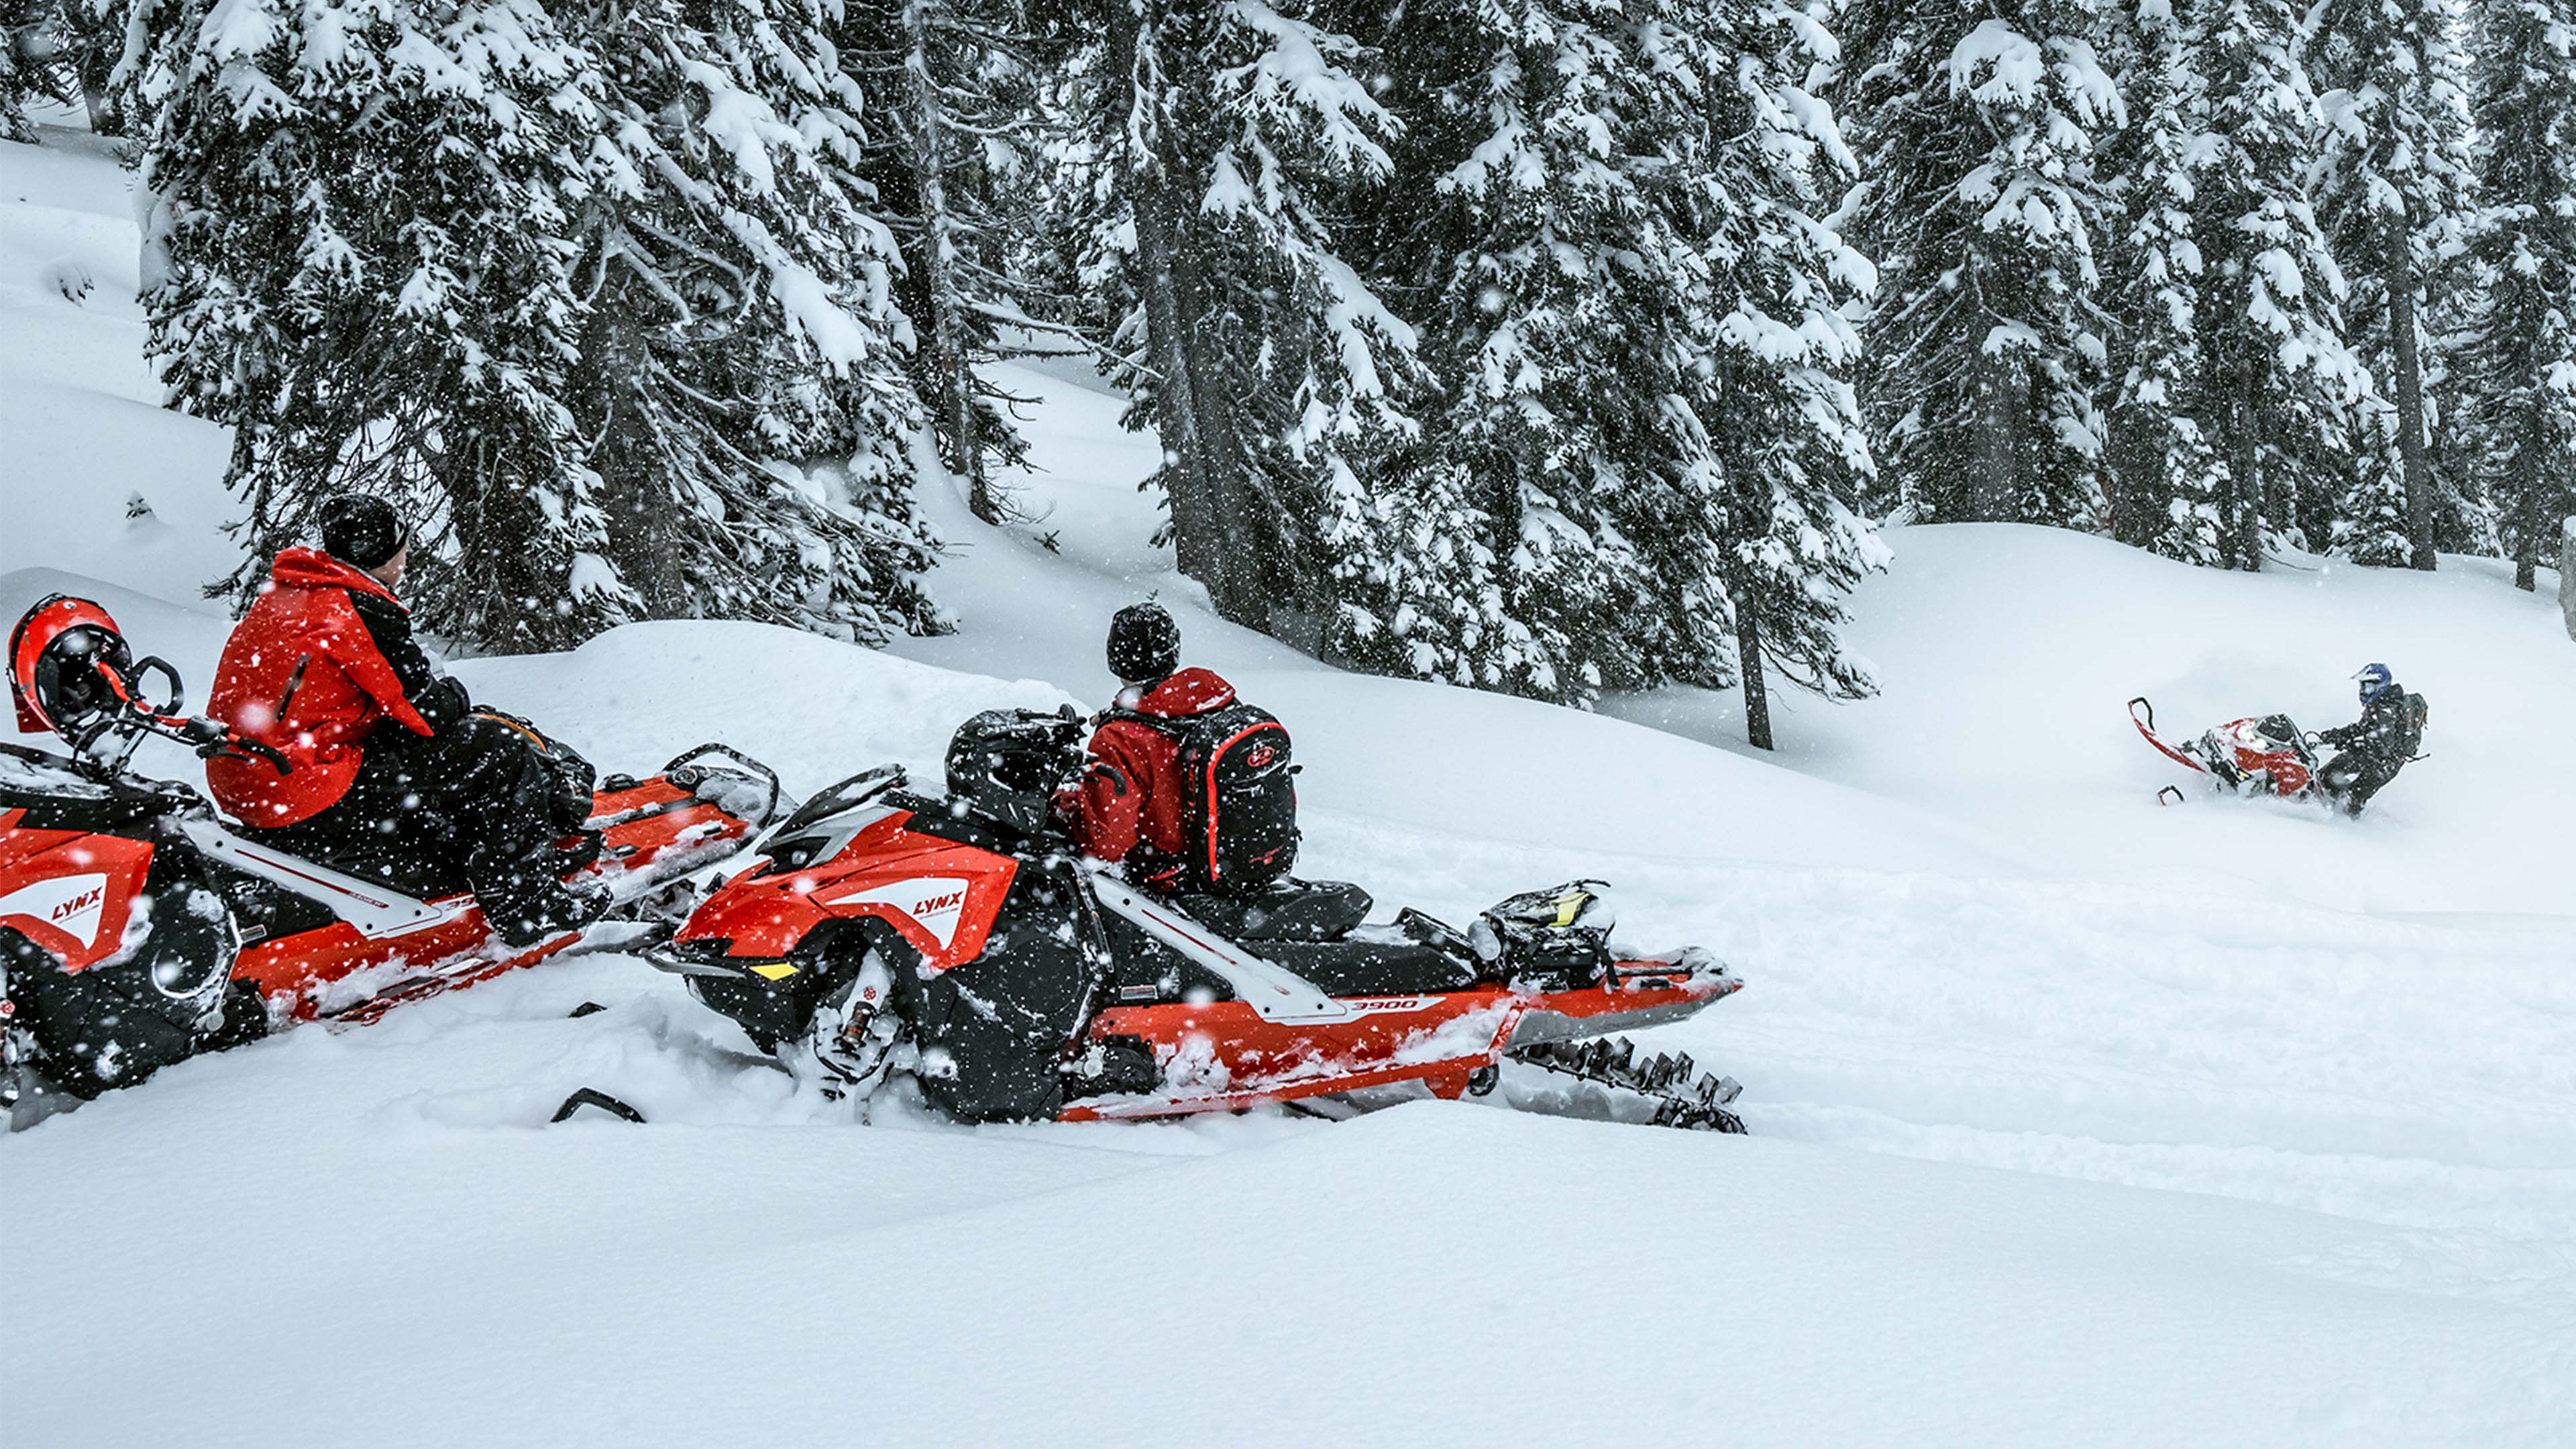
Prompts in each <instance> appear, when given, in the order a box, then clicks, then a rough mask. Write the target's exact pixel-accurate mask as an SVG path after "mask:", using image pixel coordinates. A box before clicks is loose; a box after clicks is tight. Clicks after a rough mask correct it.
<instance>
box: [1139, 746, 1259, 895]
mask: <svg viewBox="0 0 2576 1449" xmlns="http://www.w3.org/2000/svg"><path fill="white" fill-rule="evenodd" d="M1122 713H1125V712H1122ZM1125 717H1126V718H1128V719H1133V720H1137V721H1139V722H1141V723H1144V724H1147V725H1151V726H1152V727H1153V728H1154V729H1156V730H1159V731H1160V732H1162V734H1163V735H1164V736H1165V737H1166V738H1168V739H1170V740H1171V741H1172V743H1173V744H1174V745H1175V746H1177V747H1178V751H1179V754H1178V759H1177V762H1176V763H1177V767H1178V769H1179V770H1180V774H1181V831H1182V834H1183V836H1184V838H1185V839H1187V840H1188V842H1189V845H1188V848H1187V849H1186V850H1184V851H1183V852H1182V856H1181V859H1180V860H1178V861H1177V862H1174V863H1173V864H1172V866H1171V867H1168V868H1167V869H1166V870H1158V871H1152V872H1150V873H1149V878H1151V879H1154V880H1156V882H1157V883H1158V884H1164V883H1168V884H1172V885H1178V886H1180V887H1182V888H1183V889H1188V890H1199V891H1215V892H1219V893H1221V894H1228V895H1232V894H1239V893H1243V892H1249V891H1257V890H1260V889H1262V888H1263V887H1265V886H1267V885H1269V884H1270V883H1271V882H1273V881H1276V880H1278V879H1279V878H1281V877H1282V876H1285V875H1286V874H1288V869H1289V867H1290V866H1293V865H1295V864H1296V863H1297V839H1298V831H1297V785H1296V781H1295V780H1294V778H1293V776H1294V775H1295V774H1296V766H1295V765H1294V764H1293V763H1291V761H1290V758H1289V744H1288V729H1287V726H1285V725H1282V724H1281V723H1279V721H1278V719H1277V717H1276V716H1274V715H1272V714H1271V713H1270V711H1268V710H1266V709H1262V708H1261V707H1259V706H1258V705H1250V704H1244V703H1242V702H1241V701H1237V702H1235V703H1233V704H1229V705H1225V706H1223V707H1222V708H1218V709H1212V710H1209V711H1207V712H1206V713H1204V714H1193V715H1181V716H1177V717H1172V716H1164V715H1147V714H1134V713H1125Z"/></svg>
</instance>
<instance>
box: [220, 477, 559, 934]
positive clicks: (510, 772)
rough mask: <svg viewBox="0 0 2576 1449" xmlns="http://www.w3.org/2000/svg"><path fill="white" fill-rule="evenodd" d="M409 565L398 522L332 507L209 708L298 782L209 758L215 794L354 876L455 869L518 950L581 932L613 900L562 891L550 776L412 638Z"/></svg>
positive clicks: (258, 608)
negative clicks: (447, 863) (403, 588)
mask: <svg viewBox="0 0 2576 1449" xmlns="http://www.w3.org/2000/svg"><path fill="white" fill-rule="evenodd" d="M410 558H411V547H410V543H409V540H408V538H407V537H406V536H405V531H404V527H403V524H402V520H401V518H400V517H399V516H398V515H397V514H396V513H395V512H394V510H393V508H392V507H391V506H390V505H389V504H387V503H386V502H385V501H384V500H383V499H380V498H371V497H366V496H363V495H357V494H343V495H341V496H339V497H337V498H333V499H331V500H330V501H329V502H327V503H325V504H324V505H323V507H322V547H321V548H319V549H313V548H290V549H286V550H284V551H283V552H281V553H279V554H278V556H277V560H276V563H275V564H274V566H273V567H272V569H271V571H270V576H269V582H268V584H267V586H266V587H265V588H264V589H263V590H262V592H261V594H260V596H259V598H258V600H257V601H256V602H254V603H253V604H252V605H251V607H250V612H249V613H248V614H246V615H244V616H243V618H242V621H241V622H240V623H239V624H237V625H235V626H234V628H233V633H232V638H231V639H230V640H229V641H228V642H227V643H226V644H225V645H224V653H223V659H222V661H221V662H220V663H219V664H218V665H217V666H216V672H215V686H214V693H213V697H212V699H211V701H210V705H209V707H210V708H211V710H212V711H213V713H214V715H215V717H216V718H217V719H219V720H222V721H223V722H225V723H226V724H229V725H231V726H232V727H233V728H235V729H237V730H240V731H241V732H242V733H244V734H246V735H249V736H250V737H251V738H253V739H256V740H259V741H260V742H262V743H264V744H267V745H270V746H272V747H274V748H276V749H278V750H280V751H282V752H283V753H284V754H285V755H286V756H287V758H288V759H289V760H291V761H292V762H293V765H294V768H293V770H292V772H291V773H286V774H280V773H279V772H278V771H277V769H276V768H275V767H274V766H272V765H270V764H269V763H267V762H266V761H263V760H256V759H216V760H212V761H210V762H208V764H207V766H206V783H207V784H208V785H209V786H211V787H212V788H213V790H214V795H215V800H216V803H218V804H219V805H221V806H222V807H223V808H224V810H225V811H226V812H227V813H229V814H231V815H232V816H234V817H235V818H236V819H239V820H240V821H241V822H242V823H243V824H245V825H249V826H253V827H256V828H257V829H258V830H259V831H260V833H261V835H262V837H263V838H264V839H266V840H268V841H270V842H272V843H274V844H275V845H277V846H278V847H280V848H281V849H284V850H288V851H291V852H294V853H296V854H299V855H305V856H308V857H310V858H313V859H316V860H319V861H322V862H324V863H326V864H331V865H336V866H339V867H341V868H343V869H348V870H351V871H352V872H354V873H358V874H369V873H375V874H378V875H380V876H381V875H383V874H385V873H386V872H385V869H384V866H385V862H386V860H387V859H388V857H392V856H399V857H400V858H402V859H406V860H417V859H442V858H443V859H447V860H452V861H454V862H455V863H456V864H457V865H459V866H461V867H462V869H463V872H464V875H465V879H466V882H467V883H468V884H469V885H470V886H471V887H472V889H473V891H474V896H475V900H476V903H477V904H478V905H479V906H480V907H481V908H482V910H483V914H484V918H485V919H486V920H488V921H490V922H491V924H492V926H493V928H494V929H495V930H496V931H498V932H499V933H500V935H501V937H502V939H504V940H506V941H508V942H510V943H511V944H512V945H517V946H527V945H534V944H536V943H537V942H539V941H542V940H546V939H548V938H550V937H552V936H555V935H559V934H561V933H563V932H564V931H567V930H570V929H573V928H575V927H578V926H582V925H586V924H588V923H589V922H591V921H593V920H596V919H597V918H598V917H599V915H600V913H601V912H602V911H604V910H605V909H606V908H607V899H606V896H605V894H604V893H591V894H576V893H575V892H573V891H571V890H568V889H567V888H566V887H565V886H564V884H563V881H562V879H561V876H560V870H561V865H562V862H561V860H560V858H559V857H558V854H557V851H556V842H557V839H558V836H559V834H560V833H561V830H560V826H561V824H562V822H560V821H558V820H556V819H555V818H554V811H553V808H552V805H551V802H552V800H553V799H554V797H555V795H556V793H557V791H558V780H557V777H556V776H555V774H554V772H553V770H552V769H551V768H550V766H549V765H548V763H547V761H546V758H545V756H544V755H542V754H541V753H540V752H539V750H538V748H537V747H536V746H535V745H534V744H533V743H531V741H530V739H529V737H528V736H527V735H526V734H524V733H523V732H521V731H520V730H518V729H517V728H515V727H513V726H512V725H509V724H507V723H504V722H502V721H500V720H497V719H493V718H490V717H488V716H485V715H480V714H476V713H474V712H473V711H474V706H473V702H472V701H471V700H470V699H469V698H467V696H466V693H465V686H464V685H463V684H461V683H459V682H458V681H457V680H456V679H455V678H453V677H451V676H449V675H447V674H446V673H444V672H443V671H441V670H440V669H439V668H438V666H437V665H436V664H434V663H432V662H431V660H430V658H429V656H428V655H427V654H426V653H424V652H422V650H421V647H420V645H419V644H418V643H416V642H415V641H414V640H413V638H412V629H411V615H410V612H409V611H408V610H406V609H405V608H404V607H403V606H402V603H401V601H400V600H399V599H397V598H396V597H395V595H394V588H395V586H396V585H397V584H399V583H400V582H401V581H402V576H403V569H404V566H405V565H406V564H407V563H408V562H409V561H410Z"/></svg>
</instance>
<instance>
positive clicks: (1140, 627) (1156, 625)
mask: <svg viewBox="0 0 2576 1449" xmlns="http://www.w3.org/2000/svg"><path fill="white" fill-rule="evenodd" d="M1180 667H1181V626H1180V625H1178V624H1175V623H1173V622H1172V615H1171V611H1170V610H1168V609H1165V608H1164V607H1163V606H1162V605H1160V604H1157V603H1152V602H1147V603H1142V604H1129V605H1128V606H1127V607H1126V608H1123V609H1121V610H1119V611H1118V614H1117V617H1115V618H1113V619H1111V620H1110V621H1109V672H1110V673H1112V674H1115V675H1117V676H1118V677H1119V678H1120V679H1124V680H1126V681H1128V682H1129V683H1132V684H1152V683H1154V682H1156V681H1157V680H1161V679H1163V678H1165V677H1167V676H1169V675H1170V674H1171V672H1172V671H1173V670H1175V669H1178V668H1180Z"/></svg>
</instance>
